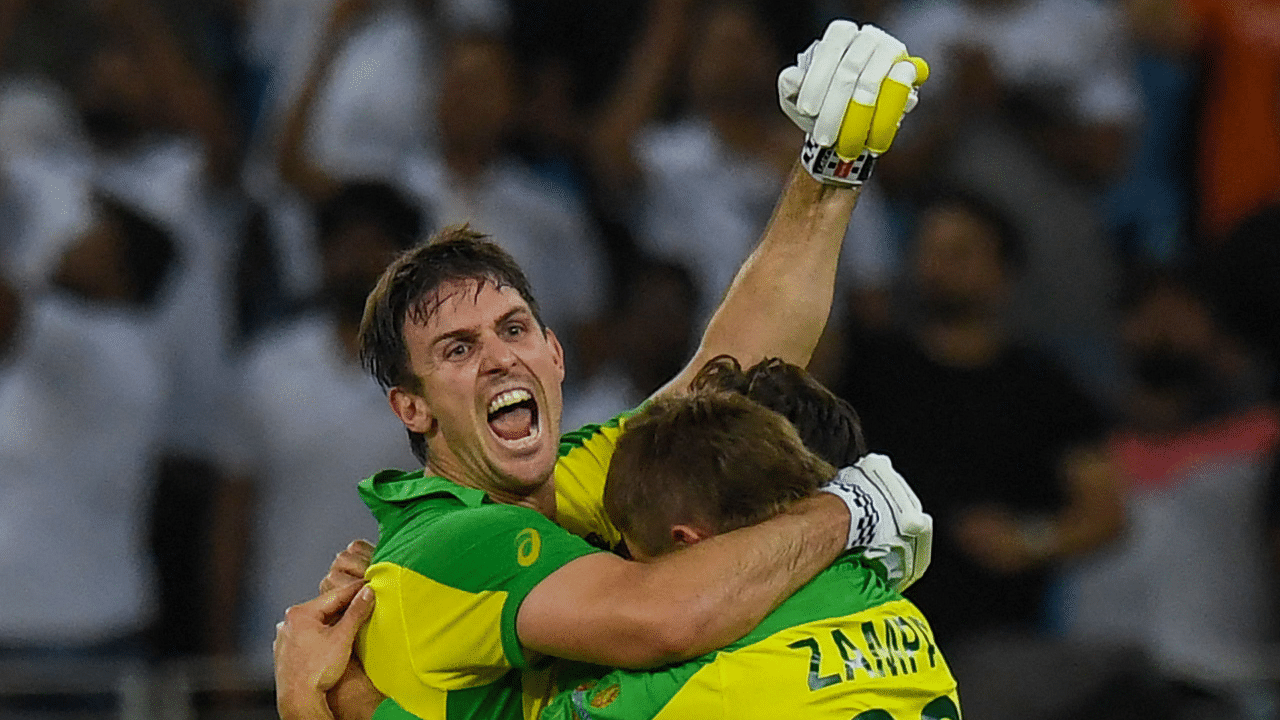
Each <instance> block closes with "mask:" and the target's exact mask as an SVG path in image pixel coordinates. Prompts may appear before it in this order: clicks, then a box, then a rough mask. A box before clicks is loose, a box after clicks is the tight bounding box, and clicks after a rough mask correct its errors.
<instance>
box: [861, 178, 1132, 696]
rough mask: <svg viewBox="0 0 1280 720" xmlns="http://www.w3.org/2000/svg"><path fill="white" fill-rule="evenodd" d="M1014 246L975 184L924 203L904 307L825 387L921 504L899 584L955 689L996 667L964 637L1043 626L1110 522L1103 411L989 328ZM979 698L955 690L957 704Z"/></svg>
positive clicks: (1113, 491) (1002, 298)
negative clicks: (929, 540)
mask: <svg viewBox="0 0 1280 720" xmlns="http://www.w3.org/2000/svg"><path fill="white" fill-rule="evenodd" d="M1019 247H1020V246H1019V243H1018V236H1017V234H1016V232H1015V230H1014V229H1013V227H1012V226H1011V225H1010V224H1009V223H1008V221H1007V220H1006V219H1005V218H1004V216H1003V215H1002V214H1000V213H999V212H998V211H997V210H995V209H994V208H993V207H991V206H990V205H989V204H988V203H986V202H985V201H984V200H982V199H981V198H979V197H977V196H973V195H971V194H967V193H951V194H946V195H940V196H938V197H937V198H935V199H933V200H932V201H930V202H928V203H926V204H925V205H924V207H923V210H922V212H921V217H920V224H919V229H918V232H917V236H916V238H915V243H914V249H913V253H912V258H913V259H912V263H911V268H912V270H911V281H912V285H913V289H914V290H915V292H916V293H917V300H918V311H919V316H918V317H917V318H916V320H915V321H914V322H913V323H912V324H910V325H907V326H905V327H904V328H903V330H901V331H895V332H891V333H874V334H872V333H868V334H865V335H860V336H854V338H853V340H852V342H851V344H850V347H849V349H848V351H847V353H846V355H847V357H848V365H847V366H846V367H845V368H844V371H843V374H842V378H843V382H842V384H841V385H840V386H839V387H838V388H836V390H837V391H838V392H839V393H840V394H841V396H842V397H844V398H845V399H847V400H848V401H849V402H850V403H852V404H853V405H854V407H856V408H858V411H859V413H860V414H861V415H862V419H863V422H864V423H865V426H866V428H867V441H868V444H869V446H870V447H871V449H872V450H873V451H876V452H884V453H886V454H890V455H891V456H892V457H893V458H894V463H895V465H897V467H898V468H899V469H900V470H901V471H902V472H903V473H904V474H905V475H907V476H908V477H911V478H912V482H913V487H915V488H916V489H917V492H918V494H919V496H920V499H921V501H922V502H923V503H924V505H925V507H927V508H929V512H930V513H932V514H933V516H934V519H935V530H936V539H935V543H934V562H933V564H932V565H931V566H930V572H929V575H928V576H927V577H925V578H924V579H922V580H921V581H920V582H919V583H918V584H917V585H916V586H914V587H913V588H912V589H911V590H910V592H909V596H910V597H911V599H912V600H913V601H915V602H916V603H917V604H918V605H920V608H921V609H922V610H923V611H924V612H925V614H926V615H927V616H928V617H929V618H930V622H931V623H933V626H934V630H935V631H936V633H937V635H938V638H939V640H940V641H941V642H943V643H945V644H946V646H947V647H948V648H949V650H950V652H951V656H952V660H951V662H952V670H953V671H954V672H955V673H956V677H957V678H958V679H959V680H960V682H961V684H962V686H964V685H966V683H968V684H969V686H970V687H976V686H977V685H979V684H982V680H983V679H984V678H988V677H994V676H993V675H992V673H999V672H1002V670H1001V669H1000V668H999V667H998V666H994V665H993V666H989V667H983V666H982V665H978V666H975V665H973V664H971V663H967V662H966V661H965V657H966V653H967V651H968V650H967V647H968V646H980V645H981V644H982V643H985V642H987V641H988V639H989V638H991V637H995V636H1005V635H1010V636H1013V637H1031V638H1038V637H1044V633H1045V632H1046V629H1047V627H1048V625H1047V622H1048V621H1047V616H1046V605H1047V603H1048V600H1049V598H1048V597H1047V593H1048V590H1049V588H1050V583H1051V582H1052V580H1053V577H1054V573H1055V572H1056V571H1057V570H1058V569H1059V568H1060V567H1061V565H1062V563H1063V562H1065V561H1067V560H1068V559H1070V558H1073V557H1078V556H1080V555H1083V554H1085V553H1087V552H1089V551H1090V550H1092V549H1094V548H1096V547H1099V546H1101V545H1103V544H1105V543H1106V542H1108V541H1109V540H1111V539H1113V538H1114V537H1115V536H1116V535H1117V533H1118V532H1119V530H1120V528H1121V526H1122V522H1123V509H1122V506H1121V503H1120V496H1119V491H1118V490H1117V488H1116V487H1115V480H1114V471H1113V469H1112V467H1111V465H1110V464H1109V463H1108V462H1107V460H1106V456H1105V453H1104V452H1103V449H1102V446H1101V444H1100V443H1101V440H1102V438H1103V433H1104V431H1105V429H1106V426H1105V425H1104V421H1103V417H1102V416H1101V414H1100V413H1099V412H1098V411H1097V409H1096V408H1095V407H1094V406H1093V404H1092V403H1091V402H1090V401H1089V400H1088V398H1087V397H1086V396H1085V395H1084V394H1083V392H1082V391H1081V390H1080V389H1079V388H1078V387H1077V386H1076V385H1075V383H1073V382H1072V381H1071V379H1070V378H1069V376H1068V375H1066V374H1065V373H1064V372H1063V371H1062V370H1060V369H1058V368H1057V367H1056V366H1055V365H1054V364H1053V363H1052V362H1051V361H1050V360H1049V359H1048V358H1047V357H1046V356H1045V355H1043V354H1042V353H1039V352H1037V351H1035V350H1033V349H1032V348H1030V347H1027V346H1025V345H1023V344H1021V343H1018V342H1016V341H1015V340H1014V339H1013V338H1012V337H1011V336H1010V334H1009V332H1008V329H1007V326H1006V325H1005V324H1004V317H1003V314H1002V313H1003V311H1004V307H1005V303H1006V302H1008V300H1009V295H1010V287H1011V285H1012V283H1013V280H1014V278H1015V275H1016V273H1017V269H1018V258H1019ZM1003 670H1008V668H1003ZM984 673H985V674H984ZM966 678H969V680H966ZM1029 682H1030V681H1029ZM983 687H984V688H988V689H989V688H990V687H991V686H990V685H989V684H983ZM979 695H980V693H979V692H976V691H974V692H970V693H969V695H967V696H966V697H972V700H973V707H982V705H983V701H984V698H982V697H979Z"/></svg>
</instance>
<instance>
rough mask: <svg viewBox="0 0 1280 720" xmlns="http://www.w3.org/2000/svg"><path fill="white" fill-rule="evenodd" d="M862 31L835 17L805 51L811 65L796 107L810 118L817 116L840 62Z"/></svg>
mask: <svg viewBox="0 0 1280 720" xmlns="http://www.w3.org/2000/svg"><path fill="white" fill-rule="evenodd" d="M859 34H860V33H859V31H858V26H857V24H856V23H853V22H850V21H848V20H833V21H831V24H830V25H827V30H826V32H825V33H823V35H822V39H821V40H819V41H818V42H817V43H816V44H815V45H811V46H810V48H809V50H808V51H806V52H805V54H806V55H808V56H809V67H808V68H805V75H804V81H803V82H802V83H801V85H800V92H799V94H798V95H797V97H796V107H797V108H799V110H800V112H801V113H803V114H805V115H808V116H809V117H817V116H818V112H819V111H820V110H821V109H822V107H823V101H824V100H825V99H826V97H827V91H828V90H829V89H830V87H831V81H832V79H833V78H834V77H835V75H836V71H837V70H838V69H839V67H840V61H841V60H842V59H843V58H844V55H845V51H846V50H848V49H849V46H850V44H852V43H853V42H854V40H856V39H857V37H858V36H859ZM810 51H811V52H810Z"/></svg>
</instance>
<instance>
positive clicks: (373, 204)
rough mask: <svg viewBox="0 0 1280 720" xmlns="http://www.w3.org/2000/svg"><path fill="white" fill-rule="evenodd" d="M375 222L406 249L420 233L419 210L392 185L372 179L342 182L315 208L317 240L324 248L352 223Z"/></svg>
mask: <svg viewBox="0 0 1280 720" xmlns="http://www.w3.org/2000/svg"><path fill="white" fill-rule="evenodd" d="M364 223H369V224H372V225H377V226H378V227H379V228H382V229H383V231H385V232H386V233H387V235H388V236H389V237H391V238H392V239H393V240H395V241H396V242H397V243H398V245H399V247H401V248H407V247H410V246H412V245H413V244H414V243H415V242H417V241H418V239H419V235H421V234H422V226H423V222H422V211H421V210H420V209H419V208H418V207H417V206H415V205H414V204H413V203H412V202H410V201H409V200H408V198H406V197H405V196H404V194H403V193H401V192H400V191H399V190H397V189H396V188H395V187H393V186H391V185H389V184H387V183H385V182H380V181H376V180H360V181H353V182H347V183H343V184H342V186H341V187H340V188H338V191H337V192H336V193H334V194H333V195H332V196H330V197H328V198H326V199H325V200H324V201H323V202H321V203H320V205H319V206H318V207H317V208H316V226H317V231H318V232H317V239H318V240H319V244H320V247H321V248H324V247H326V246H327V245H329V244H330V243H331V242H333V240H334V238H335V237H336V236H337V234H338V232H340V231H341V230H342V229H344V228H346V227H347V226H349V225H353V224H364Z"/></svg>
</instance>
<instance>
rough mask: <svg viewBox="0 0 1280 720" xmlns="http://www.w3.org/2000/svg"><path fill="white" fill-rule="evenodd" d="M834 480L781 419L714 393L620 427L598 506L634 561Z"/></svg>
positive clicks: (650, 409) (768, 512)
mask: <svg viewBox="0 0 1280 720" xmlns="http://www.w3.org/2000/svg"><path fill="white" fill-rule="evenodd" d="M833 475H835V468H833V467H832V466H831V465H830V464H828V463H827V462H825V461H823V460H822V458H820V457H818V456H817V455H815V454H814V453H812V452H810V451H809V450H808V449H806V448H805V446H804V443H803V442H801V440H800V436H799V435H797V434H796V430H795V428H794V427H793V426H792V425H791V423H789V422H787V420H786V418H784V417H782V416H781V415H779V414H778V413H776V412H774V411H772V410H769V409H768V408H765V407H764V406H763V405H760V404H759V403H756V402H753V401H751V400H748V399H747V398H746V397H744V396H742V395H739V394H736V393H731V392H723V391H718V390H699V391H694V392H692V393H690V394H688V395H679V396H673V397H660V398H657V399H655V400H654V401H652V402H650V403H649V404H648V405H646V406H645V407H644V408H643V409H642V410H640V412H638V413H637V414H636V415H634V416H632V417H631V418H630V419H629V420H628V421H627V426H626V431H625V432H624V433H622V435H620V436H619V438H618V445H617V448H616V449H615V451H614V455H613V459H612V461H611V462H610V464H609V474H608V479H607V481H606V483H605V490H604V507H605V511H606V512H607V513H608V514H609V517H610V518H611V519H612V520H613V522H614V524H615V525H616V526H617V527H618V529H619V530H620V531H621V532H622V534H623V537H624V538H626V541H627V547H628V548H629V549H630V551H631V554H632V556H633V557H635V558H636V559H640V560H643V559H647V558H651V557H654V556H657V555H661V554H663V553H666V552H670V551H671V550H675V549H677V548H679V547H681V546H683V545H689V544H693V543H695V542H698V541H700V540H703V539H706V538H708V537H711V536H713V535H717V534H719V533H722V532H728V531H730V530H735V529H737V528H740V527H746V526H747V525H754V524H755V523H758V522H761V521H762V520H765V519H767V518H769V517H772V516H773V515H776V514H777V513H779V512H781V511H782V510H784V509H786V507H787V506H788V505H790V504H791V503H793V502H795V501H796V500H799V499H801V498H804V497H808V496H809V495H810V494H812V493H813V492H814V491H815V490H816V489H817V488H818V485H819V484H821V483H823V482H825V481H827V480H829V479H830V478H831V477H832V476H833Z"/></svg>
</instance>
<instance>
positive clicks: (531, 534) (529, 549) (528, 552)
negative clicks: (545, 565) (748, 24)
mask: <svg viewBox="0 0 1280 720" xmlns="http://www.w3.org/2000/svg"><path fill="white" fill-rule="evenodd" d="M540 554H542V536H541V535H539V534H538V531H537V530H534V529H533V528H525V529H523V530H521V531H520V532H519V534H517V535H516V562H518V563H520V567H529V566H530V565H532V564H534V563H535V562H537V561H538V556H539V555H540Z"/></svg>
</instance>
